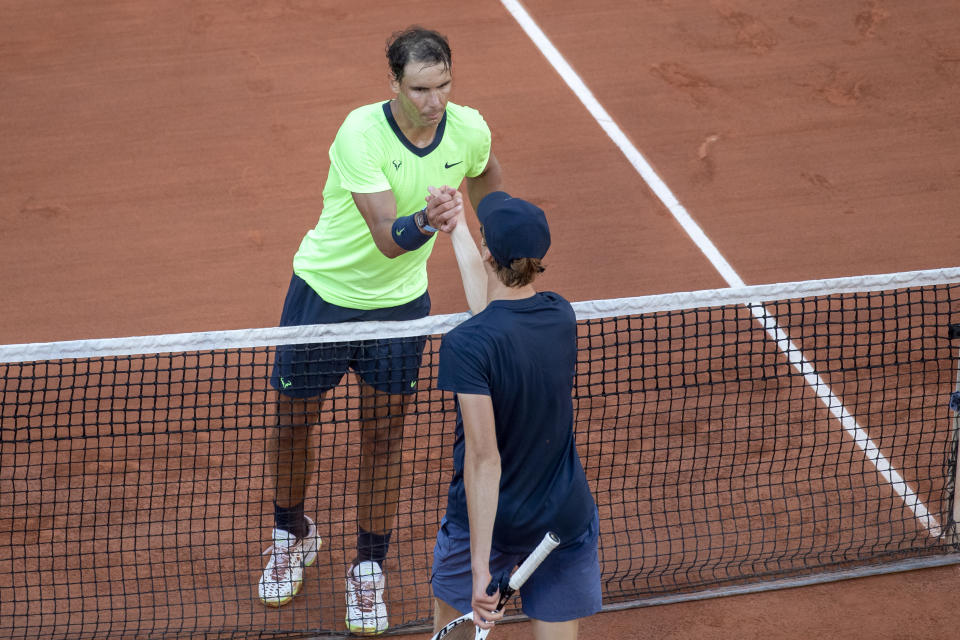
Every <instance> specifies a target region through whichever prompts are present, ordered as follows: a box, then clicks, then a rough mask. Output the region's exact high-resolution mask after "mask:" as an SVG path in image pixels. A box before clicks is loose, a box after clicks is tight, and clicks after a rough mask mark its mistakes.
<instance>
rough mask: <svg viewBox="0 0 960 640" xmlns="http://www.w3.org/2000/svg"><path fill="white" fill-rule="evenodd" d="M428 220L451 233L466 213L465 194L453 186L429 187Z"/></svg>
mask: <svg viewBox="0 0 960 640" xmlns="http://www.w3.org/2000/svg"><path fill="white" fill-rule="evenodd" d="M427 190H428V191H429V192H430V195H428V196H427V198H426V201H427V222H428V223H429V224H430V226H431V227H434V228H435V229H439V230H440V231H443V232H444V233H450V232H451V231H453V229H454V227H456V226H457V223H458V222H459V221H460V219H461V217H462V216H463V215H464V212H463V194H462V193H460V192H459V191H458V190H456V189H454V188H453V187H448V186H446V185H444V186H442V187H427Z"/></svg>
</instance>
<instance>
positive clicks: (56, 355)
mask: <svg viewBox="0 0 960 640" xmlns="http://www.w3.org/2000/svg"><path fill="white" fill-rule="evenodd" d="M956 282H960V267H950V268H944V269H931V270H925V271H904V272H899V273H888V274H881V275H870V276H855V277H848V278H829V279H822V280H806V281H799V282H786V283H777V284H767V285H754V286H749V287H737V288H723V289H707V290H700V291H684V292H678V293H668V294H658V295H650V296H640V297H635V298H611V299H608V300H591V301H586V302H574V303H573V308H574V311H575V312H576V314H577V320H592V319H602V318H611V317H615V316H622V315H636V314H642V313H652V312H659V311H677V310H683V309H695V308H699V307H713V306H724V305H736V304H744V305H756V304H758V303H763V302H767V301H773V300H786V299H794V298H803V297H812V296H825V295H835V294H843V293H856V292H868V291H883V290H886V289H892V288H900V287H922V286H930V285H938V284H949V283H956ZM469 317H470V315H469V314H468V313H454V314H447V315H435V316H428V317H426V318H421V319H420V320H415V321H404V322H352V323H342V324H321V325H305V326H298V327H269V328H260V329H238V330H227V331H205V332H197V333H174V334H164V335H151V336H135V337H127V338H103V339H91V340H67V341H59V342H41V343H24V344H10V345H0V363H13V362H33V361H39V360H62V359H78V358H97V357H111V356H126V355H142V354H157V353H174V352H180V351H209V350H216V349H233V348H244V347H267V346H276V345H283V344H305V343H321V342H342V341H345V340H374V339H380V338H385V337H395V338H403V337H411V336H420V335H442V334H444V333H446V332H448V331H450V330H451V329H452V328H454V327H455V326H457V325H458V324H460V323H461V322H463V321H464V320H466V319H467V318H469Z"/></svg>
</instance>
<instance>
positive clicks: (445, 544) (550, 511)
mask: <svg viewBox="0 0 960 640" xmlns="http://www.w3.org/2000/svg"><path fill="white" fill-rule="evenodd" d="M431 193H432V194H433V195H432V196H431V197H460V196H459V194H456V193H453V192H452V191H451V190H449V189H447V190H446V191H444V192H441V191H440V190H431ZM477 215H478V218H479V220H480V224H481V238H482V242H481V249H480V250H479V251H478V250H477V247H476V245H475V244H474V242H473V239H472V238H471V237H470V232H469V229H468V227H467V225H466V224H458V225H457V226H456V228H455V229H454V231H453V233H452V234H451V235H452V240H453V245H454V250H455V252H456V255H457V263H458V265H459V267H460V272H461V276H462V277H463V281H464V288H465V290H466V293H467V299H468V302H469V303H470V307H471V311H472V312H473V314H474V315H473V316H472V317H471V318H469V319H468V320H466V321H465V322H464V323H462V324H461V325H460V326H458V327H456V328H455V329H453V330H452V331H450V332H449V333H448V334H447V335H446V336H445V337H444V339H443V342H442V344H441V347H440V363H439V367H440V369H439V376H438V386H439V388H441V389H443V390H446V391H452V392H454V393H455V394H456V404H457V424H456V438H455V443H454V451H453V468H454V475H453V480H452V481H451V483H450V489H449V494H448V500H447V511H446V515H445V516H444V518H443V521H442V523H441V526H440V530H439V532H438V533H437V543H436V547H435V549H434V562H433V575H432V578H431V582H432V585H433V593H434V598H435V602H434V631H435V632H436V631H437V630H439V629H440V628H442V627H443V626H444V625H445V624H446V623H447V622H450V621H451V620H453V619H454V618H456V617H458V616H459V615H461V614H462V613H466V612H467V611H470V610H471V609H472V610H473V612H474V619H475V621H476V622H477V623H478V625H479V626H481V627H483V628H489V627H490V626H492V625H493V623H495V622H496V621H497V620H499V619H500V618H501V617H502V613H501V612H496V611H494V609H495V607H496V605H497V598H498V596H499V594H498V593H496V592H495V593H494V594H493V595H488V594H487V587H488V585H490V584H491V582H492V581H493V580H494V578H493V576H498V577H502V576H503V575H504V573H505V572H509V571H510V570H511V569H512V568H513V567H514V566H516V565H517V564H519V563H520V562H522V561H523V559H524V557H526V555H527V554H529V552H530V551H532V550H533V548H534V547H535V546H536V545H537V543H538V542H539V541H540V540H541V539H542V538H543V535H544V533H546V532H547V531H553V532H554V533H556V534H557V536H558V537H559V538H560V540H561V544H560V546H559V547H558V548H557V549H556V550H554V552H553V553H551V554H550V555H549V556H548V557H547V559H546V561H545V562H544V564H542V565H541V566H540V567H539V568H538V569H537V570H536V571H534V573H533V575H532V576H531V577H530V579H529V580H528V581H527V582H526V584H524V586H523V587H521V589H520V597H521V601H522V608H523V612H524V613H525V614H526V615H527V616H528V617H529V618H530V619H531V620H532V624H533V631H534V637H535V638H539V639H542V640H546V639H547V638H550V639H552V640H564V639H568V638H571V639H572V638H576V637H577V632H578V628H579V619H580V618H583V617H585V616H589V615H592V614H593V613H596V612H597V611H598V610H599V609H600V606H601V589H600V567H599V561H598V556H597V540H598V529H599V525H598V521H597V508H596V504H595V503H594V500H593V496H592V494H591V492H590V488H589V486H588V484H587V479H586V476H585V475H584V472H583V466H582V465H581V463H580V458H579V456H578V454H577V449H576V445H575V441H574V435H573V401H572V391H573V379H574V374H575V372H576V361H577V325H576V318H575V315H574V312H573V309H572V307H571V306H570V303H569V302H567V301H566V300H565V299H564V298H563V297H562V296H560V295H558V294H556V293H552V292H540V293H538V292H537V291H536V290H535V289H534V287H533V281H534V280H535V279H536V277H537V276H538V275H539V274H540V273H542V272H543V270H544V268H543V265H542V264H541V259H542V258H543V257H544V255H545V254H546V252H547V249H548V248H549V247H550V229H549V226H548V224H547V219H546V216H545V215H544V212H543V211H542V210H541V209H540V208H539V207H537V206H535V205H534V204H532V203H530V202H527V201H526V200H522V199H520V198H513V197H511V196H509V195H508V194H506V193H504V192H502V191H498V192H494V193H491V194H489V195H487V196H486V197H485V198H484V199H483V200H482V201H481V202H480V204H479V206H478V207H477Z"/></svg>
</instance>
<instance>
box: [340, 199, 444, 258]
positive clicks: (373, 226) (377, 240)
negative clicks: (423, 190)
mask: <svg viewBox="0 0 960 640" xmlns="http://www.w3.org/2000/svg"><path fill="white" fill-rule="evenodd" d="M353 201H354V203H356V205H357V209H359V210H360V215H361V216H363V220H364V222H366V223H367V227H368V228H369V229H370V235H371V236H372V237H373V242H374V244H376V245H377V249H379V250H380V253H382V254H383V255H385V256H386V257H388V258H396V257H397V256H399V255H402V254H404V253H406V252H407V250H408V249H405V248H404V245H405V244H406V243H405V242H404V241H405V240H409V238H403V237H402V236H403V234H407V233H411V234H412V233H418V234H423V235H426V236H427V237H429V236H430V235H432V232H430V231H426V230H423V229H420V228H419V227H417V226H416V225H414V224H412V223H411V224H407V225H401V226H400V227H399V228H397V229H394V225H395V223H396V222H397V201H396V199H395V198H394V197H393V191H389V190H387V191H378V192H376V193H353ZM426 209H427V211H426V214H427V219H428V221H429V224H430V226H432V227H435V228H438V229H441V230H447V229H445V228H444V227H447V228H449V229H451V230H452V228H453V225H455V224H456V221H455V218H456V217H457V216H458V215H459V214H460V212H462V210H463V202H462V201H457V200H454V199H444V200H438V199H433V201H432V202H428V203H427V207H426ZM415 213H416V212H415V211H410V212H409V213H407V214H402V215H411V216H412V215H414V214H415ZM438 225H439V226H438ZM394 234H397V238H394ZM401 243H403V244H401ZM421 244H422V243H421ZM407 246H409V245H407Z"/></svg>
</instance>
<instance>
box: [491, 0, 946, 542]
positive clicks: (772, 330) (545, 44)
mask: <svg viewBox="0 0 960 640" xmlns="http://www.w3.org/2000/svg"><path fill="white" fill-rule="evenodd" d="M500 3H501V4H502V5H503V6H504V8H505V9H506V10H507V11H508V12H509V13H510V15H512V16H513V18H514V20H516V21H517V24H519V25H520V28H522V29H523V30H524V32H525V33H526V34H527V36H528V37H529V38H530V40H532V41H533V43H534V44H535V45H536V46H537V48H538V49H539V50H540V52H541V53H542V54H543V55H544V56H545V57H546V59H547V61H548V62H549V63H550V64H551V65H552V66H553V68H554V69H555V70H556V72H557V73H558V74H560V77H561V78H562V79H563V81H564V82H566V83H567V86H569V87H570V89H571V90H572V91H573V93H574V94H575V95H576V96H577V98H579V99H580V102H582V103H583V105H584V106H585V107H586V108H587V111H589V112H590V115H592V116H593V118H594V120H596V121H597V124H599V125H600V127H601V128H602V129H603V130H604V131H605V132H606V133H607V135H608V136H610V139H611V140H613V142H614V144H616V145H617V147H618V148H619V149H620V151H622V152H623V154H624V156H626V158H627V160H628V161H629V162H630V164H631V165H633V167H634V169H636V171H637V173H639V174H640V177H641V178H642V179H643V181H644V182H645V183H646V184H647V186H648V187H649V188H650V189H651V190H652V191H653V193H654V194H655V195H656V196H657V198H658V199H659V200H660V202H662V203H663V205H664V206H665V207H666V208H667V210H668V211H670V213H671V214H672V215H673V217H674V219H676V221H677V222H678V223H679V224H680V226H681V227H683V230H684V231H685V232H686V233H687V235H688V236H689V237H690V239H691V240H693V242H694V244H696V245H697V248H699V249H700V251H701V252H703V254H704V255H705V256H706V257H707V259H708V260H709V261H710V264H712V265H713V267H714V268H715V269H716V270H717V271H718V272H719V273H720V276H721V277H723V279H724V280H725V281H726V282H727V284H728V285H729V286H731V287H742V286H745V283H744V282H743V280H742V279H741V278H740V276H739V275H738V274H737V272H736V271H734V269H733V267H731V266H730V263H729V262H727V260H726V258H724V257H723V255H722V254H721V253H720V251H719V249H717V247H716V245H714V244H713V241H711V240H710V238H708V237H707V235H706V234H705V233H704V232H703V229H701V228H700V225H698V224H697V223H696V222H695V221H694V220H693V218H692V217H691V216H690V214H689V213H688V212H687V210H686V208H685V207H684V206H683V205H682V204H680V201H679V200H678V199H677V197H676V196H675V195H674V194H673V192H672V191H671V190H670V188H669V187H667V185H666V184H665V183H664V182H663V180H662V179H661V178H660V176H658V175H657V172H656V171H654V170H653V167H651V166H650V163H649V162H647V160H646V158H644V157H643V154H641V153H640V151H639V150H637V148H636V147H635V146H634V145H633V143H631V142H630V140H629V138H627V136H626V134H624V132H623V130H621V129H620V127H619V126H618V125H617V123H616V122H614V121H613V118H612V117H610V114H608V113H607V110H606V109H604V108H603V105H601V104H600V102H599V101H598V100H597V99H596V97H594V95H593V92H591V91H590V89H589V88H588V87H587V85H586V83H584V81H583V80H582V79H581V78H580V76H579V75H578V74H577V72H576V71H574V70H573V67H571V66H570V65H569V64H568V63H567V61H566V59H564V57H563V55H561V53H560V52H559V51H558V50H557V48H556V47H554V46H553V43H552V42H550V39H549V38H547V36H546V34H544V33H543V30H542V29H540V27H539V26H538V25H537V23H536V22H535V21H534V20H533V18H531V17H530V14H529V13H527V11H526V9H524V8H523V6H522V5H521V4H520V3H519V2H518V1H517V0H500ZM749 309H750V312H751V313H752V314H753V316H754V318H756V319H757V321H758V322H759V323H760V325H761V326H762V327H763V328H764V330H765V331H766V333H767V335H768V336H770V338H771V339H772V340H773V341H774V342H775V343H776V345H777V348H778V349H780V351H781V352H783V354H784V355H785V356H786V357H787V361H788V362H789V363H790V365H791V366H792V367H793V368H794V369H796V370H797V371H798V372H799V373H800V374H801V375H802V376H803V378H804V380H805V381H806V383H807V385H808V386H810V387H811V388H812V389H813V392H814V393H815V394H816V396H817V398H818V399H819V400H820V401H821V402H822V403H823V404H824V405H825V406H826V407H827V409H828V410H829V411H830V413H831V414H832V415H833V416H834V417H835V418H836V419H837V420H838V421H839V422H840V425H841V426H842V427H843V430H844V431H845V432H846V433H847V435H848V436H850V438H852V439H853V441H854V443H856V445H857V446H858V447H859V448H860V450H861V451H863V453H864V456H865V457H866V459H867V461H868V462H870V463H871V464H872V465H873V466H874V467H875V468H876V470H877V472H878V473H879V474H880V475H881V477H882V478H883V479H884V480H885V481H886V482H887V483H888V484H889V485H890V486H891V487H892V488H893V490H894V491H895V492H896V494H897V495H898V496H900V498H901V500H903V503H904V505H905V506H906V507H907V508H908V509H910V511H911V512H912V513H913V515H914V517H915V518H916V519H917V520H918V521H919V522H920V524H921V525H922V526H923V528H924V529H926V531H927V532H928V533H929V535H930V536H932V537H934V538H939V537H940V535H941V532H942V531H941V528H940V523H939V522H938V521H937V518H936V516H935V515H933V514H931V513H930V512H929V511H928V509H927V507H926V506H925V505H924V504H923V502H922V501H921V500H920V498H919V497H918V496H917V494H916V492H915V491H914V490H913V489H912V488H911V487H910V486H909V485H908V484H907V483H906V481H905V480H904V479H903V477H902V476H901V475H900V473H899V472H898V471H897V470H896V469H894V468H893V466H892V465H891V464H890V462H889V461H888V460H887V458H886V456H884V455H883V453H882V452H881V451H880V449H879V448H878V447H877V445H876V444H875V443H874V442H873V440H871V439H870V437H869V435H868V434H867V432H866V430H865V429H864V428H863V427H862V426H860V424H859V423H858V422H857V420H856V418H854V417H853V415H852V414H851V413H850V412H849V411H847V409H846V407H844V406H843V403H842V402H841V401H840V399H839V398H838V397H837V396H836V395H835V394H834V393H833V391H832V390H831V389H830V386H829V385H828V384H827V383H826V382H825V381H824V380H823V378H821V377H820V375H819V374H818V373H817V372H816V369H814V367H813V365H812V364H811V363H810V361H809V360H808V359H807V358H806V356H804V355H803V353H802V352H801V351H800V350H799V349H798V348H797V346H796V345H795V344H794V343H793V341H792V340H790V338H789V337H788V336H787V333H786V332H785V331H784V330H783V329H782V328H781V327H780V326H779V325H778V323H777V320H776V318H775V317H774V316H773V315H772V314H771V313H770V312H768V311H767V310H766V308H765V307H764V306H763V305H760V304H754V305H749Z"/></svg>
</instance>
